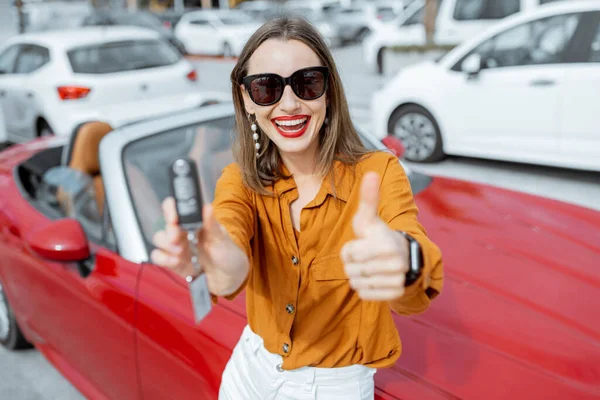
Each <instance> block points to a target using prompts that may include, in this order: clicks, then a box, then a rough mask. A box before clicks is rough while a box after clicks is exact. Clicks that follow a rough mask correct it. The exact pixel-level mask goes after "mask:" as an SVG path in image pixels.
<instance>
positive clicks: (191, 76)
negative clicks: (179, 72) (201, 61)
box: [186, 69, 198, 82]
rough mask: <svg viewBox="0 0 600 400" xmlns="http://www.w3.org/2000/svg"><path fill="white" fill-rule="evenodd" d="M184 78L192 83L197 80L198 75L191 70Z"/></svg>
mask: <svg viewBox="0 0 600 400" xmlns="http://www.w3.org/2000/svg"><path fill="white" fill-rule="evenodd" d="M186 78H188V79H189V80H190V81H192V82H196V81H197V80H198V73H197V72H196V70H195V69H193V70H191V71H190V72H188V74H187V75H186Z"/></svg>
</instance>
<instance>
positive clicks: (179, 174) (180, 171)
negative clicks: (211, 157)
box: [169, 158, 202, 231]
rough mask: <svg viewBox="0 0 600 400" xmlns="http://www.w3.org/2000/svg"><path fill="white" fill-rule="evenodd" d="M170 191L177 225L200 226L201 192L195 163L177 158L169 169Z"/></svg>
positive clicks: (192, 227)
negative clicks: (175, 211)
mask: <svg viewBox="0 0 600 400" xmlns="http://www.w3.org/2000/svg"><path fill="white" fill-rule="evenodd" d="M169 178H170V179H169V180H170V184H171V193H172V194H173V198H174V199H175V207H176V208H177V215H178V216H179V226H181V227H182V228H183V229H185V230H188V231H189V230H197V229H200V228H201V227H202V193H201V191H200V179H199V178H198V170H197V167H196V163H195V162H194V161H193V160H191V159H189V158H178V159H177V160H175V161H174V162H173V164H171V168H170V169H169Z"/></svg>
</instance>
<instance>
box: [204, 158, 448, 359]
mask: <svg viewBox="0 0 600 400" xmlns="http://www.w3.org/2000/svg"><path fill="white" fill-rule="evenodd" d="M368 171H375V172H377V173H379V175H380V177H381V179H382V182H381V189H380V204H379V216H380V218H382V219H383V221H385V222H386V223H387V224H388V225H389V227H390V228H391V229H394V230H401V231H405V232H407V233H408V234H410V235H411V236H412V237H414V238H415V239H416V240H417V241H418V242H419V244H420V245H421V248H422V252H423V259H424V268H423V273H422V275H421V277H420V278H419V280H418V281H417V282H415V283H414V284H413V285H411V286H409V287H408V288H407V289H406V291H405V294H404V296H403V297H402V298H401V299H399V300H397V301H394V302H380V301H363V300H361V299H360V298H359V297H358V295H357V293H356V292H355V291H354V290H353V289H352V288H351V287H350V285H349V281H348V277H347V276H346V274H345V272H344V266H343V263H342V260H341V258H340V251H341V248H342V246H343V245H344V244H345V243H346V242H348V241H349V240H352V239H354V238H355V235H354V231H353V228H352V218H353V216H354V214H355V212H356V210H357V207H358V204H359V199H360V196H359V193H360V183H361V179H362V176H363V174H364V173H365V172H368ZM334 177H335V180H334V182H335V190H334V189H333V188H332V185H331V180H330V179H329V178H327V177H326V178H325V179H324V180H323V183H322V185H321V188H320V190H319V192H318V194H317V195H316V197H315V198H314V199H313V200H312V201H311V202H310V203H308V204H307V205H306V206H305V207H304V208H303V209H302V212H301V215H300V232H299V234H298V240H296V236H295V232H294V227H293V224H292V218H291V213H290V204H291V203H292V202H293V201H294V200H296V199H297V198H298V189H297V187H296V184H295V182H294V180H293V178H289V179H280V180H278V181H277V182H275V184H274V185H272V186H269V187H267V188H266V189H267V190H269V191H271V192H273V193H274V196H269V195H260V194H257V193H256V192H254V191H252V190H251V189H250V188H248V187H247V186H245V185H244V184H243V182H242V175H241V171H240V169H239V166H238V165H237V164H230V165H229V166H227V167H226V168H225V169H224V171H223V174H222V176H221V177H220V179H219V181H218V183H217V187H216V191H215V200H214V202H213V207H214V210H215V215H216V218H217V220H218V221H219V222H220V223H221V224H222V225H223V226H224V228H225V229H226V230H227V232H228V233H229V235H230V237H231V238H232V240H233V241H234V242H235V243H236V244H237V245H238V246H240V247H241V248H242V249H243V250H244V251H245V252H246V253H247V254H248V257H249V260H250V272H249V274H248V277H247V280H246V284H245V285H242V287H241V288H240V289H239V290H238V291H237V292H236V293H233V294H232V295H230V296H227V298H228V299H232V298H234V297H235V296H236V295H237V294H239V293H240V292H241V291H242V290H243V289H244V288H245V289H246V309H247V316H248V324H249V325H250V328H251V329H252V331H253V332H255V333H256V334H258V335H259V336H261V337H262V338H263V340H264V345H265V348H266V349H267V350H268V351H269V352H271V353H277V354H280V355H281V356H282V357H283V365H282V368H283V369H288V370H289V369H295V368H299V367H303V366H314V367H344V366H349V365H353V364H363V365H366V366H369V367H373V368H381V367H388V366H391V365H393V364H394V362H395V361H396V360H397V359H398V357H399V356H400V352H401V343H400V338H399V335H398V331H397V328H396V326H395V324H394V321H393V319H392V314H391V311H392V310H393V311H395V312H397V313H399V314H403V315H409V314H414V313H419V312H422V311H424V310H425V309H426V308H427V307H428V306H429V304H430V302H431V300H432V298H433V297H435V296H436V295H437V294H439V293H440V292H441V290H442V283H443V266H442V257H441V252H440V250H439V249H438V247H437V246H436V245H435V244H434V243H432V242H431V241H430V240H429V239H428V238H427V236H426V232H425V230H424V229H423V227H422V226H421V224H420V223H419V222H418V220H417V208H416V206H415V203H414V200H413V195H412V191H411V187H410V183H409V180H408V178H407V176H406V173H405V172H404V169H403V168H402V166H401V165H400V163H399V162H398V159H397V158H396V157H395V156H393V155H391V154H389V153H386V152H375V153H372V154H369V155H367V156H365V157H363V159H362V160H361V161H360V162H359V163H357V164H356V166H355V168H353V167H352V166H347V165H344V164H342V163H340V162H336V163H335V165H334ZM426 290H427V292H426Z"/></svg>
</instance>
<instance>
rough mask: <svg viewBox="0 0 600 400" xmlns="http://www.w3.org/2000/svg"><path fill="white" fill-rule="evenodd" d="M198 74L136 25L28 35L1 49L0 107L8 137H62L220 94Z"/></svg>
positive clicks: (191, 105) (198, 102)
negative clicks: (92, 124) (86, 126)
mask: <svg viewBox="0 0 600 400" xmlns="http://www.w3.org/2000/svg"><path fill="white" fill-rule="evenodd" d="M197 80H198V73H197V71H196V70H195V69H194V67H193V66H192V65H191V64H190V62H189V61H187V60H186V59H184V58H183V57H182V55H181V54H180V53H178V52H177V50H176V49H175V48H174V47H172V46H170V45H169V44H168V43H166V42H164V41H163V40H162V39H161V37H160V35H159V34H157V33H155V32H153V31H150V30H147V29H142V28H133V27H104V28H94V27H91V28H78V29H75V30H64V31H51V32H43V33H28V34H24V35H18V36H13V37H12V38H10V39H9V40H7V41H6V42H5V43H4V44H3V45H2V46H1V47H0V108H2V110H3V114H4V125H5V130H6V136H7V139H8V140H9V141H12V142H23V141H27V140H31V139H33V138H35V137H37V136H45V135H51V134H56V135H61V136H69V135H71V134H72V133H73V131H74V130H75V128H76V127H77V126H79V125H80V124H82V123H84V122H87V121H92V120H103V121H107V122H109V123H111V124H112V125H113V126H120V125H122V124H124V123H127V122H130V121H134V120H139V119H145V118H148V117H150V116H154V115H159V114H166V113H170V112H173V111H176V110H181V109H186V108H195V107H199V106H201V105H202V104H205V103H206V102H209V101H212V100H214V97H215V96H219V94H218V93H208V92H206V93H205V92H202V91H201V90H200V89H199V87H198V82H197ZM228 98H230V95H229V97H228ZM218 99H222V97H218Z"/></svg>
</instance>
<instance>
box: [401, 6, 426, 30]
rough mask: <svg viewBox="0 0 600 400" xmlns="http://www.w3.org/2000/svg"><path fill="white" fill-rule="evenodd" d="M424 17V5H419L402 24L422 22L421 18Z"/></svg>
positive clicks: (408, 24)
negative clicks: (417, 9)
mask: <svg viewBox="0 0 600 400" xmlns="http://www.w3.org/2000/svg"><path fill="white" fill-rule="evenodd" d="M424 17H425V7H421V8H420V9H419V11H417V12H416V13H414V14H413V15H411V16H410V17H409V18H408V19H407V20H406V21H404V23H403V24H402V26H410V25H418V24H422V23H423V18H424Z"/></svg>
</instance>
